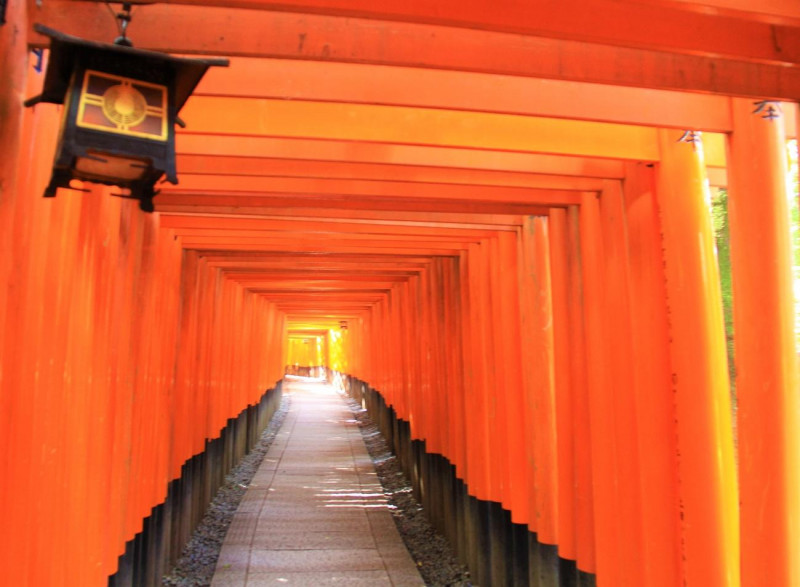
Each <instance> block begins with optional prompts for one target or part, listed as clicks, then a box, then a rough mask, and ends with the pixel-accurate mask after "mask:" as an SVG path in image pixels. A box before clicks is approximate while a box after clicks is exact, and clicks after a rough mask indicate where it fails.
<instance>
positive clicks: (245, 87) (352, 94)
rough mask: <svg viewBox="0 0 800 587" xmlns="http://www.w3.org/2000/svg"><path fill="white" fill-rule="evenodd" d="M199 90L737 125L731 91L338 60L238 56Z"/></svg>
mask: <svg viewBox="0 0 800 587" xmlns="http://www.w3.org/2000/svg"><path fill="white" fill-rule="evenodd" d="M265 79H268V80H269V84H264V83H263V80H265ZM587 94H591V96H592V100H590V101H587V100H586V99H585V96H586V95H587ZM195 95H208V96H215V95H224V96H235V97H262V98H277V99H283V100H320V101H324V102H350V103H362V104H383V105H393V106H416V107H422V108H450V109H457V110H479V111H482V112H495V113H506V114H523V115H528V116H554V117H558V118H571V119H575V120H593V121H602V122H620V123H623V124H641V125H643V126H662V127H663V126H667V127H674V128H680V129H686V128H693V129H697V130H704V131H715V132H728V131H730V128H731V123H730V111H729V105H728V98H727V97H724V96H714V95H709V94H698V93H688V92H671V91H664V90H643V89H640V88H632V87H623V86H615V85H603V84H587V83H580V82H570V81H563V80H553V79H537V78H526V77H520V76H510V75H489V74H482V73H473V72H466V71H443V70H432V69H420V68H415V67H387V66H381V65H369V64H352V63H332V62H330V61H326V62H317V61H299V60H285V59H256V58H244V57H241V58H235V59H233V60H232V61H231V64H230V67H224V68H223V67H216V68H212V69H211V70H209V72H208V73H207V74H206V75H205V77H204V78H203V80H202V81H201V82H200V84H199V86H198V88H197V91H196V92H195Z"/></svg>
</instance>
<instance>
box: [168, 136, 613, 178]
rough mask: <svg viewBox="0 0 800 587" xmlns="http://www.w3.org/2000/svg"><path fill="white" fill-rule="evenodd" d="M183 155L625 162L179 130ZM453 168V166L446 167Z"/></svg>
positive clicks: (520, 166) (540, 168)
mask: <svg viewBox="0 0 800 587" xmlns="http://www.w3.org/2000/svg"><path fill="white" fill-rule="evenodd" d="M175 142H176V145H177V147H176V150H177V153H178V158H179V159H180V156H181V154H186V155H214V156H215V157H257V158H276V159H284V160H290V161H298V162H299V163H301V164H302V163H304V162H306V161H312V162H337V163H344V162H351V163H359V164H371V165H399V166H423V167H434V168H436V167H444V168H455V170H456V172H458V171H459V170H465V169H466V170H472V171H473V172H475V171H477V172H485V171H494V172H504V171H509V172H517V173H534V174H553V175H571V176H586V177H602V178H612V177H622V176H623V164H622V162H620V161H616V160H614V159H609V158H604V157H598V158H587V157H576V156H574V155H571V156H567V155H553V154H542V153H514V152H501V151H491V150H489V149H482V148H477V149H471V150H464V149H457V148H454V147H434V146H420V145H402V144H384V145H380V146H377V145H374V144H370V143H352V142H347V141H332V140H318V139H313V138H305V139H300V138H289V137H282V138H280V139H278V138H273V137H269V136H260V137H254V136H226V135H209V134H201V133H197V132H193V133H192V134H187V133H181V132H178V133H176V137H175ZM445 171H446V172H448V173H451V172H452V171H451V170H450V169H446V170H445Z"/></svg>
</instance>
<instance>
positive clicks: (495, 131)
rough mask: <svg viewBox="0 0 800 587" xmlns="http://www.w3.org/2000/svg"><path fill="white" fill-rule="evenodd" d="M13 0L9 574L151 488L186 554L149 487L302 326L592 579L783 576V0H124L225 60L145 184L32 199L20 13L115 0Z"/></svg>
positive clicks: (1, 208)
mask: <svg viewBox="0 0 800 587" xmlns="http://www.w3.org/2000/svg"><path fill="white" fill-rule="evenodd" d="M2 10H4V11H5V15H4V17H5V23H4V24H1V25H0V77H1V78H2V83H1V84H0V282H2V289H0V292H1V294H0V295H2V297H1V298H0V390H1V391H0V394H1V395H0V397H1V398H2V404H1V405H0V447H2V459H1V460H0V463H1V465H0V466H2V469H0V519H1V520H2V522H1V523H0V527H1V528H2V530H0V535H1V536H2V544H0V569H2V571H1V572H0V574H1V575H2V580H1V581H0V582H2V583H3V584H6V585H14V586H20V585H32V586H37V587H38V586H42V585H69V586H73V585H74V586H80V587H84V586H93V585H102V584H107V583H108V582H109V577H111V576H118V575H119V572H120V571H121V569H122V566H123V563H122V562H121V561H123V560H127V559H125V557H126V556H128V555H130V554H131V548H132V547H131V546H130V545H131V544H134V543H135V540H136V538H137V536H140V535H142V532H144V531H145V530H147V529H148V528H150V527H151V525H152V524H153V523H154V522H153V519H154V517H155V518H159V519H161V521H162V522H163V521H164V519H166V520H167V522H169V520H172V526H171V530H169V528H170V526H169V524H167V526H168V530H169V531H168V533H166V534H163V535H162V540H161V542H164V541H166V543H167V546H170V545H171V547H172V549H173V550H172V554H171V555H170V556H172V558H174V556H175V555H174V551H175V548H178V547H179V546H180V545H177V546H176V544H175V542H176V538H175V536H176V535H179V536H182V537H185V535H186V524H189V525H191V523H190V522H185V521H181V522H180V524H179V523H178V522H176V521H175V520H178V519H180V520H184V518H177V517H175V516H176V515H177V514H176V512H179V511H182V510H181V508H185V507H188V506H186V503H187V502H186V499H190V500H191V499H195V498H194V497H192V496H193V495H195V493H196V492H195V493H192V492H191V491H190V492H189V493H188V495H189V498H186V495H185V494H186V491H185V490H184V494H182V495H183V498H182V499H184V501H182V502H180V503H178V502H176V501H175V500H174V499H173V500H172V502H170V503H171V504H172V505H171V506H170V507H171V509H169V510H168V512H171V513H168V514H165V513H164V512H165V511H167V510H164V509H163V507H162V506H163V504H165V503H166V500H168V497H169V496H168V494H169V492H171V491H173V489H175V488H181V487H185V485H183V484H184V483H188V481H189V479H188V478H187V476H188V477H191V476H192V475H195V474H197V470H199V469H200V468H201V467H200V466H199V465H197V466H195V464H196V463H199V462H200V461H198V460H197V459H200V458H206V460H205V461H202V462H204V463H209V462H210V463H214V462H216V461H214V460H213V459H212V456H213V455H212V456H209V455H208V454H207V453H209V451H211V449H212V448H213V450H214V451H216V450H217V449H216V448H214V447H217V446H219V445H218V444H215V442H217V440H218V439H220V438H222V437H223V436H224V437H225V438H227V436H226V435H227V434H228V432H226V431H229V430H230V429H231V426H234V427H236V426H239V424H241V422H242V421H243V420H242V414H248V418H250V416H249V414H251V413H252V412H251V411H248V410H252V408H253V406H258V405H261V403H263V401H264V399H263V398H264V397H267V396H269V395H270V393H273V392H279V391H280V383H279V381H280V380H281V379H282V377H283V375H284V370H285V368H286V366H287V365H289V364H290V363H293V362H294V363H298V364H300V363H304V362H309V361H310V358H309V357H310V356H311V355H308V356H303V355H302V352H301V351H300V350H297V349H295V351H293V352H291V353H290V352H289V351H290V333H291V337H293V338H294V339H295V343H293V344H294V345H295V347H296V346H297V340H302V339H303V338H304V337H305V338H306V339H308V340H309V341H310V340H313V345H314V346H315V349H317V348H318V349H321V350H318V351H317V350H315V354H314V361H321V362H322V365H323V366H325V367H327V368H328V370H329V371H328V372H329V374H330V375H331V376H335V377H337V378H338V379H339V380H340V381H343V382H344V383H343V385H345V386H346V387H347V388H348V389H351V390H352V389H356V390H360V393H364V390H366V389H367V388H368V389H369V390H370V393H373V392H374V393H375V394H379V396H380V398H382V399H381V401H383V402H384V403H385V405H386V406H387V409H388V407H391V409H392V410H393V412H392V413H393V414H394V415H395V417H396V419H397V421H398V422H401V423H404V425H407V426H408V430H409V431H410V438H411V439H413V440H414V442H422V441H424V450H425V451H426V453H427V454H429V455H437V458H441V459H444V460H445V461H446V462H447V463H448V464H449V466H451V467H452V471H453V472H454V475H455V477H456V478H457V480H459V482H460V483H462V484H463V486H464V487H465V488H466V491H467V492H468V495H469V499H470V500H472V501H471V502H470V503H473V502H475V503H478V504H483V505H485V504H493V505H492V507H493V508H495V509H493V510H492V511H496V507H500V508H501V509H502V511H503V512H505V514H507V515H508V516H509V518H510V520H511V523H513V524H514V525H515V526H514V527H515V528H519V527H520V525H521V526H524V527H525V528H526V529H527V530H528V531H529V532H530V533H531V535H532V536H534V537H535V539H536V543H537V544H541V545H550V546H552V547H554V548H557V553H558V556H560V557H561V558H562V559H564V560H567V561H575V563H576V565H577V569H579V570H580V571H582V573H583V575H585V576H586V577H594V579H595V580H596V582H597V584H598V585H601V586H605V587H618V586H637V587H638V586H653V587H655V586H663V587H676V586H689V587H718V586H738V585H744V586H747V587H754V586H762V585H763V586H769V587H780V586H786V587H789V586H795V587H796V586H798V585H800V454H799V453H800V416H799V410H798V401H799V399H800V398H799V397H798V381H797V369H796V349H795V338H794V317H793V316H794V314H793V304H794V298H793V290H792V288H793V278H792V268H791V258H790V257H791V256H790V234H791V233H790V224H789V220H788V212H787V190H788V188H787V184H786V169H787V155H786V152H787V140H788V139H791V138H793V137H795V136H796V134H797V133H796V130H797V128H796V127H797V124H796V120H797V118H796V102H797V101H798V100H799V99H800V5H798V3H797V2H795V1H794V0H772V1H770V2H766V1H764V2H757V1H751V0H701V1H698V2H691V1H688V0H561V1H559V2H552V1H549V0H526V1H524V2H523V1H521V0H494V1H493V2H481V1H471V0H461V1H459V2H456V1H446V2H425V1H424V0H387V1H384V2H371V1H367V0H329V1H326V0H281V2H277V3H272V2H268V1H266V0H237V1H236V2H230V3H228V2H215V1H214V0H182V1H180V2H161V3H155V4H145V5H137V6H135V7H134V10H133V22H132V24H131V26H130V27H129V30H128V32H129V36H130V37H131V39H132V40H133V42H134V44H135V45H136V46H137V47H140V48H147V49H154V50H159V51H165V52H170V53H174V54H185V55H210V56H225V57H230V59H231V65H230V67H229V68H215V69H213V70H211V71H209V73H208V74H207V75H206V77H205V78H204V79H203V81H202V82H201V84H200V85H199V86H198V88H197V91H196V92H195V94H194V95H193V96H192V97H191V98H190V99H189V101H188V102H187V104H186V106H185V107H184V108H183V110H182V112H181V117H182V118H183V120H185V121H186V123H187V127H186V128H185V129H179V130H178V131H177V141H176V143H177V165H178V172H179V179H180V182H179V184H178V185H171V184H164V185H163V186H162V191H161V193H160V194H159V195H158V196H157V197H156V199H155V207H156V212H155V213H153V214H147V213H144V212H141V211H140V210H139V209H138V207H137V204H136V202H133V201H130V200H125V199H121V198H117V197H113V196H112V195H111V194H114V193H115V189H114V188H105V187H102V186H97V185H94V184H88V183H87V184H85V185H84V186H83V189H84V190H87V191H85V192H81V191H77V190H63V189H62V190H59V193H58V194H57V197H56V198H53V199H50V198H48V199H45V198H42V197H41V195H42V191H43V188H44V186H45V184H46V183H47V181H48V179H49V175H50V170H51V165H52V158H53V152H54V149H55V143H56V138H57V135H58V125H59V117H60V110H61V109H60V107H58V106H55V105H51V104H40V105H38V106H35V107H33V108H27V109H26V108H23V105H22V102H23V100H24V99H25V98H28V97H30V96H33V95H36V94H37V93H38V91H39V90H40V88H41V83H42V78H43V75H42V73H41V72H40V69H41V67H39V66H40V65H41V63H40V59H42V60H44V61H46V59H47V52H46V51H45V52H44V53H43V54H40V53H38V52H35V50H36V49H37V48H41V47H45V46H46V45H47V39H46V38H44V37H41V36H40V35H38V34H36V33H35V32H34V31H33V28H32V27H33V23H42V24H45V25H47V26H50V27H51V28H54V29H57V30H60V31H63V32H65V33H68V34H72V35H75V36H78V37H82V38H85V39H93V40H100V41H104V42H110V41H111V40H112V39H113V38H114V37H115V36H116V35H117V30H116V24H115V21H114V18H113V14H112V13H111V12H110V11H109V10H108V6H106V5H104V4H103V3H99V2H79V1H68V0H43V1H33V0H31V1H28V2H23V1H14V0H11V1H9V2H3V3H2ZM720 188H725V189H727V190H728V198H729V230H730V242H731V272H732V281H733V322H734V331H735V337H734V356H735V373H736V376H735V396H734V398H735V399H732V394H731V389H732V387H731V381H730V376H729V370H728V357H727V352H726V334H725V331H724V324H723V309H722V302H721V286H720V279H719V270H718V265H717V262H716V249H715V244H714V240H713V233H712V227H711V223H710V212H709V205H708V195H709V193H710V191H713V190H717V189H720ZM304 332H305V334H304ZM316 345H319V347H317V346H316ZM316 357H320V358H319V359H318V358H316ZM273 395H274V393H273ZM734 408H735V409H734ZM258 414H261V412H258ZM260 420H263V418H261V419H260ZM249 421H250V420H248V422H249ZM246 428H247V430H248V435H249V436H251V435H252V425H251V424H248V425H247V426H246ZM238 429H239V428H237V430H238ZM226 442H227V441H226ZM225 446H228V445H227V444H225ZM209 447H211V448H209ZM212 452H213V451H212ZM214 458H216V457H214ZM209 459H210V460H209ZM193 463H194V464H193ZM214 470H216V469H214ZM175 490H176V491H177V490H178V489H175ZM169 499H172V498H169ZM159 508H161V509H159ZM433 513H434V514H435V513H436V512H433ZM170 516H171V517H170ZM162 525H163V524H162ZM179 526H180V527H179ZM479 527H480V526H479ZM165 536H166V538H165ZM481 540H485V537H484V538H481ZM153 542H157V541H151V542H150V543H148V544H150V545H151V546H152V543H153ZM482 544H484V543H482ZM485 545H486V544H485ZM163 546H164V545H163V544H161V547H163ZM505 546H506V545H504V544H502V541H500V542H498V543H495V542H491V543H489V544H488V546H487V547H488V548H489V551H488V552H486V553H485V554H484V555H482V556H484V557H494V558H495V563H497V557H498V556H500V557H503V556H509V557H510V556H511V555H509V554H507V553H506V554H504V551H503V550H502V549H503V548H504V547H505ZM148 548H150V546H148ZM134 550H135V551H136V552H135V553H134V554H135V555H136V556H134V559H135V560H136V561H140V560H143V557H145V556H146V555H147V552H140V551H144V550H147V549H146V548H144V547H142V546H141V545H140V546H137V547H136V549H134ZM167 550H169V549H167ZM126 551H127V553H128V554H125V553H126ZM148 552H149V551H148ZM498 553H499V554H498ZM136 557H139V558H136ZM508 560H511V559H510V558H509V559H508ZM529 564H530V565H533V564H534V562H533V559H531V561H529ZM125 565H129V562H126V563H125ZM497 566H498V565H497V564H494V566H493V567H492V569H493V570H492V571H491V573H495V572H496V571H495V570H494V569H495V567H497ZM500 566H501V567H502V565H500ZM126 568H127V567H126ZM531 568H532V567H531ZM136 572H139V573H140V575H139V576H140V581H139V583H140V584H144V580H143V579H141V571H136V570H135V569H134V575H136ZM475 572H476V573H477V574H478V576H479V577H480V576H483V577H484V578H486V577H488V578H486V579H485V582H486V583H489V582H491V583H493V584H494V583H496V582H497V580H496V576H495V575H494V574H489V575H487V574H486V572H484V571H481V570H480V569H479V570H478V571H475ZM481 573H483V574H482V575H481ZM115 574H116V575H115ZM112 583H113V580H112ZM562 583H563V580H562ZM532 584H537V585H538V584H539V583H532Z"/></svg>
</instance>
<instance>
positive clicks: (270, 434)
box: [161, 392, 291, 587]
mask: <svg viewBox="0 0 800 587" xmlns="http://www.w3.org/2000/svg"><path fill="white" fill-rule="evenodd" d="M290 404H291V400H290V397H289V394H287V393H286V392H284V393H283V395H282V396H281V405H280V407H279V408H278V409H277V410H276V411H275V414H274V415H273V416H272V419H271V420H270V422H269V424H268V425H267V427H266V428H265V429H264V432H262V433H261V438H260V439H259V441H258V443H256V445H255V446H254V447H253V449H252V450H251V451H250V452H249V453H247V454H246V455H245V456H244V457H243V458H242V460H241V461H239V463H238V464H237V465H236V466H235V467H234V468H233V469H231V472H230V473H228V476H227V477H225V483H224V484H223V485H222V487H220V489H219V491H217V495H216V496H214V500H213V501H212V502H211V505H210V506H209V508H208V511H207V512H206V515H205V516H204V517H203V519H202V520H201V521H200V525H199V526H198V527H197V530H195V531H194V534H193V535H192V538H191V539H190V540H189V542H188V543H187V544H186V546H185V547H184V549H183V552H182V553H181V557H180V558H179V559H178V562H177V563H176V565H175V568H173V569H172V571H171V572H170V573H169V574H167V575H164V577H163V579H162V581H161V584H162V585H169V586H171V587H208V586H209V585H211V578H212V577H213V576H214V569H215V567H216V566H217V559H218V558H219V551H220V549H222V542H223V540H225V535H226V534H227V533H228V527H229V526H230V525H231V520H233V514H234V513H235V512H236V509H237V508H238V507H239V502H240V501H242V497H244V494H245V491H247V487H248V486H249V485H250V482H251V481H252V480H253V476H254V475H255V474H256V471H257V470H258V467H259V466H260V465H261V461H263V460H264V455H266V454H267V451H268V450H269V447H270V446H271V445H272V441H273V440H274V439H275V435H276V434H277V433H278V431H279V430H280V429H281V425H282V424H283V420H284V418H285V417H286V412H288V411H289V406H290Z"/></svg>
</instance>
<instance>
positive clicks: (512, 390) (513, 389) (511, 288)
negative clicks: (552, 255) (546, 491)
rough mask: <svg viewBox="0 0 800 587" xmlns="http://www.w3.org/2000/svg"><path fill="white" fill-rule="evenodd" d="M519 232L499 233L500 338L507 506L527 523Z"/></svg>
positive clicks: (515, 517)
mask: <svg viewBox="0 0 800 587" xmlns="http://www.w3.org/2000/svg"><path fill="white" fill-rule="evenodd" d="M519 240H520V236H519V233H508V232H505V233H501V234H498V235H497V241H498V246H499V253H500V257H501V259H502V264H498V265H499V269H500V275H499V278H500V279H499V285H500V286H501V290H500V300H503V301H502V302H501V303H499V304H498V306H499V308H500V313H501V322H500V324H499V326H500V333H501V338H500V340H501V341H502V343H503V363H502V372H503V376H504V381H503V383H502V385H503V388H504V390H505V393H506V398H505V404H506V415H505V417H506V446H507V448H506V451H507V453H508V468H509V498H508V504H507V509H508V510H509V511H510V512H511V521H512V522H513V523H515V524H528V523H529V521H530V507H529V499H528V497H529V496H528V492H529V487H530V481H529V476H528V466H527V452H526V446H525V442H526V418H525V408H526V406H525V395H524V393H523V385H524V383H523V382H524V377H523V373H524V371H525V367H524V365H525V364H526V363H525V362H523V353H522V328H523V326H522V319H521V317H522V314H521V307H520V305H521V302H520V298H521V292H520V288H521V279H520V264H521V256H520V252H519Z"/></svg>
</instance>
